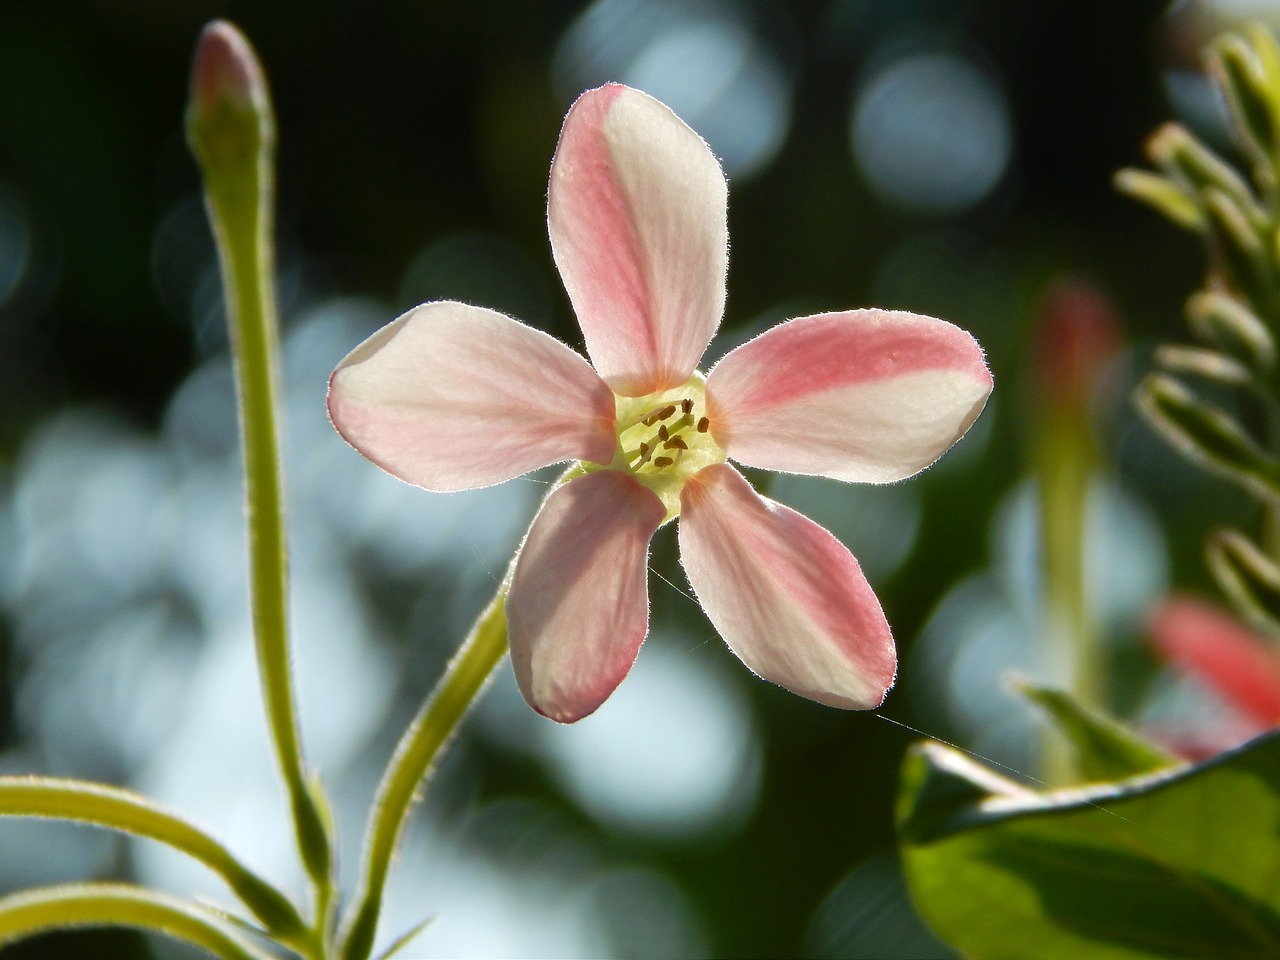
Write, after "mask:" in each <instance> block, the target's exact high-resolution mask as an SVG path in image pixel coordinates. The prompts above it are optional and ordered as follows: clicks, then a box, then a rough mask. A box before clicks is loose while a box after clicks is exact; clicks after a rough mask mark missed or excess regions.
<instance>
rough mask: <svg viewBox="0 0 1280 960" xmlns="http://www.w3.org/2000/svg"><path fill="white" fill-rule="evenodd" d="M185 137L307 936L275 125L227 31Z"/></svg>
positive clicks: (220, 34) (314, 813)
mask: <svg viewBox="0 0 1280 960" xmlns="http://www.w3.org/2000/svg"><path fill="white" fill-rule="evenodd" d="M188 135H189V139H190V141H191V145H192V149H193V151H194V152H195V154H196V157H197V159H198V160H199V161H200V165H201V169H202V172H203V174H204V184H205V202H206V206H207V208H208V212H209V219H210V221H211V222H212V225H213V232H214V236H215V239H216V241H217V248H218V258H219V261H220V263H221V266H222V279H223V289H224V295H225V300H226V305H227V313H228V320H229V322H230V330H231V343H232V351H233V355H234V359H235V372H236V386H237V395H238V401H239V411H240V428H241V433H242V439H243V445H244V467H245V494H246V501H247V507H248V528H249V584H250V605H251V608H252V617H253V631H254V639H255V644H256V650H257V660H258V670H259V674H260V679H261V685H262V693H263V698H264V701H265V707H266V716H267V726H268V729H269V731H270V735H271V739H272V744H273V746H274V748H275V753H276V758H277V760H278V762H279V764H280V768H281V771H282V773H283V775H284V781H285V786H286V788H287V790H288V794H289V802H290V807H291V811H292V814H293V821H294V827H295V832H296V835H297V840H298V846H299V850H300V852H301V854H302V859H303V862H304V864H305V865H306V868H307V872H308V874H309V875H310V877H311V880H312V883H313V885H314V889H315V899H316V929H317V930H319V929H321V928H323V927H324V925H325V924H326V922H327V917H328V912H329V909H330V903H331V901H332V896H333V881H332V877H331V873H332V853H331V845H330V839H329V831H328V824H327V820H326V817H325V814H324V813H323V812H322V803H323V801H322V798H320V797H319V795H318V790H317V791H316V792H315V793H314V794H313V791H312V785H311V783H310V782H309V778H308V776H307V772H306V767H305V762H304V760H303V753H302V744H301V738H300V735H299V732H298V721H297V705H296V702H295V697H294V692H293V678H292V674H291V668H290V664H291V658H290V655H289V634H288V568H287V552H286V551H287V546H286V540H285V528H284V496H283V482H282V477H281V465H280V443H279V438H278V435H277V424H278V423H279V416H278V413H277V402H276V393H277V383H278V381H279V372H278V362H277V353H278V347H277V344H278V332H277V331H278V326H279V324H278V319H277V314H276V297H275V287H274V263H275V261H274V255H273V253H274V251H273V245H272V233H273V224H272V212H273V209H274V202H273V201H274V181H273V174H272V164H273V158H274V147H275V119H274V115H273V112H272V109H271V102H270V97H269V96H268V93H267V89H266V83H265V80H264V79H263V76H262V71H261V67H260V66H259V65H258V63H257V59H256V57H255V56H254V54H253V52H252V50H251V49H250V48H249V46H248V43H247V42H246V41H245V40H244V38H243V37H242V36H241V35H240V34H239V32H238V31H236V30H235V28H233V27H231V26H230V25H229V24H212V25H210V27H208V28H206V30H205V33H204V35H203V36H202V37H201V42H200V46H199V47H197V51H196V62H195V70H194V75H193V83H192V102H191V108H190V112H189V114H188Z"/></svg>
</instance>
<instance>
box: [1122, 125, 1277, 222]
mask: <svg viewBox="0 0 1280 960" xmlns="http://www.w3.org/2000/svg"><path fill="white" fill-rule="evenodd" d="M1147 153H1148V155H1149V156H1150V157H1151V159H1152V160H1153V161H1154V162H1155V163H1156V165H1157V166H1159V167H1160V168H1161V169H1162V170H1164V171H1165V173H1166V174H1168V176H1169V178H1170V180H1172V181H1173V182H1174V183H1181V184H1184V185H1185V186H1186V187H1187V189H1188V192H1189V193H1190V194H1191V195H1192V196H1197V197H1204V196H1206V195H1207V194H1208V193H1209V192H1210V191H1214V190H1216V191H1218V192H1220V193H1222V194H1224V195H1226V196H1227V197H1229V198H1230V200H1231V202H1232V204H1233V205H1234V206H1235V207H1236V208H1237V209H1238V210H1239V211H1240V212H1241V214H1242V215H1243V216H1244V218H1245V221H1246V222H1247V223H1248V224H1249V225H1250V226H1251V227H1253V228H1257V227H1260V226H1261V225H1263V224H1264V223H1265V222H1266V217H1265V216H1264V215H1263V213H1262V210H1261V209H1260V208H1259V207H1258V204H1257V202H1256V200H1255V199H1254V196H1253V192H1252V191H1251V190H1250V189H1249V185H1248V184H1247V183H1246V182H1245V179H1244V178H1243V177H1242V176H1240V174H1239V173H1238V172H1237V171H1236V169H1235V168H1234V167H1232V166H1231V165H1230V164H1229V163H1227V162H1226V161H1225V160H1223V159H1221V158H1220V157H1219V156H1218V155H1217V154H1216V153H1214V152H1213V151H1212V150H1210V149H1209V148H1208V147H1207V146H1205V144H1204V143H1202V142H1201V141H1200V140H1199V139H1198V138H1197V137H1196V136H1195V135H1194V134H1193V133H1191V131H1190V130H1188V129H1187V128H1186V127H1184V126H1182V125H1181V124H1177V123H1166V124H1164V126H1162V127H1161V128H1160V129H1159V130H1157V131H1156V132H1155V133H1154V134H1153V135H1152V136H1151V139H1150V140H1148V141H1147Z"/></svg>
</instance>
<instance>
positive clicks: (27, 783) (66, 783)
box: [0, 777, 306, 942]
mask: <svg viewBox="0 0 1280 960" xmlns="http://www.w3.org/2000/svg"><path fill="white" fill-rule="evenodd" d="M0 816H11V817H45V818H52V819H58V820H73V821H78V822H81V823H91V824H94V825H95V826H99V827H105V828H107V829H109V830H121V831H123V832H125V833H131V834H134V835H136V836H140V837H148V838H150V839H152V840H157V841H159V842H160V843H164V844H167V845H168V846H170V847H173V848H174V849H177V850H181V851H182V852H183V853H185V854H187V855H188V856H191V857H194V858H195V859H196V860H199V861H200V862H201V863H203V864H205V866H207V867H209V868H210V869H211V870H213V871H214V872H215V873H217V874H218V875H219V876H221V877H222V879H223V880H225V881H226V883H227V886H229V887H230V888H231V889H232V890H233V891H234V892H235V894H236V895H237V896H238V897H239V898H240V899H241V900H242V901H243V902H244V904H245V906H247V907H248V908H249V909H250V910H252V911H253V913H254V915H255V916H257V918H258V919H259V920H261V921H262V923H263V925H264V926H265V927H266V928H267V930H268V931H270V932H271V933H272V934H273V935H275V936H277V937H279V938H280V939H281V940H282V941H286V942H291V941H295V940H296V939H297V938H299V937H302V936H303V935H304V934H305V931H306V925H305V923H304V922H303V920H302V918H301V917H300V916H299V915H298V911H297V909H296V908H295V907H294V906H293V904H292V903H290V902H289V900H288V898H286V897H285V896H284V895H283V894H282V893H280V891H278V890H277V889H276V888H275V887H273V886H272V885H271V884H269V883H267V881H265V880H263V879H262V878H261V877H259V876H258V875H257V874H256V873H254V872H253V871H252V870H250V869H249V868H248V867H246V866H245V865H244V864H242V863H241V862H240V861H239V860H237V859H236V858H235V856H234V855H233V854H232V853H231V852H230V851H229V850H227V848H226V847H224V846H223V845H222V844H221V843H219V842H218V841H217V840H215V839H214V838H213V837H211V836H209V835H208V834H207V833H205V832H204V831H202V830H199V829H198V828H196V827H195V826H193V825H192V824H190V823H188V822H187V821H186V820H183V819H182V818H181V817H179V816H177V815H176V814H174V813H171V812H169V811H168V810H165V809H164V808H163V807H161V806H159V805H158V804H156V803H154V802H153V801H151V800H149V799H147V798H146V797H142V796H139V795H138V794H136V793H132V792H130V791H128V790H121V789H119V788H118V787H109V786H106V785H104V784H98V783H86V782H84V781H80V780H64V779H57V778H53V777H0Z"/></svg>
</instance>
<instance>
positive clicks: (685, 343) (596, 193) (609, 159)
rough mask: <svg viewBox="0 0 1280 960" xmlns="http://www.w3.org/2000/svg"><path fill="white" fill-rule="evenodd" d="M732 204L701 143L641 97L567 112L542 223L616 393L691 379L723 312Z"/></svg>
mask: <svg viewBox="0 0 1280 960" xmlns="http://www.w3.org/2000/svg"><path fill="white" fill-rule="evenodd" d="M727 203H728V190H727V187H726V185H725V179H724V174H723V172H722V171H721V170H720V164H719V163H718V162H717V161H716V158H715V157H714V156H712V154H711V151H710V150H709V149H708V148H707V145H706V144H705V143H704V142H703V141H702V139H701V138H700V137H699V136H698V135H697V134H696V133H694V132H693V131H692V130H691V129H689V127H688V126H686V125H685V123H684V121H682V120H681V119H680V118H679V117H677V116H676V115H675V114H674V113H672V112H671V110H670V109H669V108H668V107H666V106H665V105H663V104H661V103H659V102H658V101H657V100H654V99H653V98H652V97H650V96H649V95H648V94H644V93H641V92H640V91H638V90H632V89H631V88H629V87H624V86H622V85H620V84H616V83H614V84H608V85H607V86H603V87H599V88H597V89H595V90H588V91H587V92H586V93H584V94H583V95H582V96H581V97H579V98H578V100H577V102H575V103H574V105H573V107H572V108H570V110H569V114H568V116H566V117H565V120H564V128H563V129H562V130H561V131H560V143H559V146H557V148H556V155H555V159H554V160H553V161H552V163H551V186H550V190H549V194H548V203H547V226H548V229H549V232H550V234H551V249H552V252H553V253H554V254H555V260H556V265H557V266H558V267H559V268H560V274H561V276H562V277H563V278H564V285H565V288H566V289H567V290H568V291H569V299H570V300H571V301H573V308H574V311H575V312H576V313H577V315H578V322H579V323H581V324H582V332H583V334H584V335H585V337H586V341H587V353H589V354H590V355H591V360H592V363H594V364H595V368H596V369H597V370H598V371H600V375H601V376H602V377H604V379H605V380H606V381H607V382H608V383H609V385H610V386H611V387H612V388H613V389H614V391H615V392H616V393H619V394H621V395H623V396H632V397H635V396H642V395H644V394H647V393H653V392H655V391H658V390H666V389H669V388H671V387H675V386H679V385H680V384H682V383H684V382H685V381H686V380H688V379H689V377H690V376H691V375H692V374H693V371H694V368H695V367H696V366H697V364H698V360H699V358H700V357H701V356H702V354H703V351H705V350H706V348H707V344H708V343H710V342H711V336H712V334H714V333H715V330H716V327H717V326H718V325H719V323H720V315H721V313H722V312H723V311H724V297H725V271H726V270H727V268H728V243H729V233H728V221H727Z"/></svg>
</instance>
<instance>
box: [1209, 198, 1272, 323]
mask: <svg viewBox="0 0 1280 960" xmlns="http://www.w3.org/2000/svg"><path fill="white" fill-rule="evenodd" d="M1204 207H1205V211H1206V212H1207V213H1208V215H1209V234H1210V236H1211V237H1213V238H1214V239H1215V240H1216V241H1217V242H1216V243H1215V245H1214V250H1215V251H1216V252H1217V254H1218V255H1219V257H1220V259H1221V264H1222V266H1223V268H1224V269H1225V271H1226V277H1227V279H1229V280H1230V281H1231V283H1232V285H1233V287H1234V288H1235V289H1238V290H1240V291H1241V293H1242V294H1243V295H1244V296H1245V297H1247V298H1248V300H1249V302H1250V303H1255V304H1268V303H1270V302H1271V298H1272V297H1273V296H1274V290H1273V288H1272V273H1273V271H1272V265H1271V260H1270V258H1269V255H1268V251H1267V250H1266V249H1265V248H1264V247H1263V245H1262V240H1261V238H1260V237H1259V235H1258V230H1259V229H1260V226H1259V225H1258V224H1257V223H1256V221H1251V220H1250V214H1249V211H1248V209H1247V208H1244V207H1242V206H1241V205H1240V204H1239V203H1238V202H1237V200H1236V199H1235V198H1234V197H1232V196H1231V195H1230V194H1228V193H1227V192H1226V191H1224V190H1219V189H1217V188H1216V187H1210V188H1208V189H1207V190H1205V191H1204Z"/></svg>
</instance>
